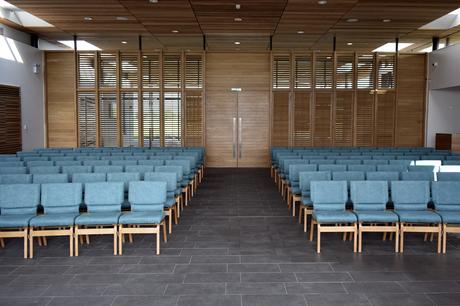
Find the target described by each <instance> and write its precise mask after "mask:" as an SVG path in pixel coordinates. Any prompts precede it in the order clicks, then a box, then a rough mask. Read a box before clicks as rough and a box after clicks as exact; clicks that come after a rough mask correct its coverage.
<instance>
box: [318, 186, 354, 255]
mask: <svg viewBox="0 0 460 306" xmlns="http://www.w3.org/2000/svg"><path fill="white" fill-rule="evenodd" d="M311 200H312V202H313V215H312V218H313V220H312V223H311V228H310V240H313V232H314V226H315V224H316V225H317V231H318V232H317V242H316V243H317V244H316V251H317V252H318V253H320V252H321V233H322V232H326V233H330V232H341V233H349V232H351V233H353V234H354V247H353V250H354V252H356V245H357V234H358V227H357V224H356V221H357V219H356V216H355V215H354V214H353V213H352V212H350V211H347V210H346V208H345V205H346V202H347V200H348V191H347V182H345V181H312V182H311Z"/></svg>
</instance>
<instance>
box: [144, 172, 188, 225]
mask: <svg viewBox="0 0 460 306" xmlns="http://www.w3.org/2000/svg"><path fill="white" fill-rule="evenodd" d="M144 181H152V182H166V188H167V196H168V197H167V198H166V202H165V213H166V215H167V216H168V222H169V233H170V234H171V233H172V217H173V215H174V223H175V224H177V218H178V216H179V204H180V195H177V193H176V190H177V184H178V182H177V173H176V172H147V173H145V176H144Z"/></svg>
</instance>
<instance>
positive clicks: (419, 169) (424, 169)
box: [408, 166, 436, 172]
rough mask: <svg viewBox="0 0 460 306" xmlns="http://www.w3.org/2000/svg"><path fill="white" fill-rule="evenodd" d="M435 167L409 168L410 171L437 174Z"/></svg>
mask: <svg viewBox="0 0 460 306" xmlns="http://www.w3.org/2000/svg"><path fill="white" fill-rule="evenodd" d="M435 168H436V167H435V166H409V167H408V169H409V171H422V172H435Z"/></svg>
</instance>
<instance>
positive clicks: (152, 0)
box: [149, 0, 158, 3]
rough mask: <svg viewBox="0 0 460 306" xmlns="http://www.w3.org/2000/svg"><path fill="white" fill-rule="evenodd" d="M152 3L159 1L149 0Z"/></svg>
mask: <svg viewBox="0 0 460 306" xmlns="http://www.w3.org/2000/svg"><path fill="white" fill-rule="evenodd" d="M149 2H150V3H158V0H149Z"/></svg>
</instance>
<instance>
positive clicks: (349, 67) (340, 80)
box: [335, 54, 354, 89]
mask: <svg viewBox="0 0 460 306" xmlns="http://www.w3.org/2000/svg"><path fill="white" fill-rule="evenodd" d="M353 59H354V56H353V54H339V55H337V66H336V72H335V73H336V88H337V89H352V88H353V81H354V75H353V72H354V67H353V66H354V65H353V64H354V60H353Z"/></svg>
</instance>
